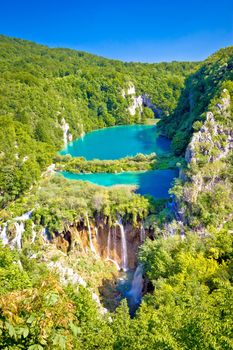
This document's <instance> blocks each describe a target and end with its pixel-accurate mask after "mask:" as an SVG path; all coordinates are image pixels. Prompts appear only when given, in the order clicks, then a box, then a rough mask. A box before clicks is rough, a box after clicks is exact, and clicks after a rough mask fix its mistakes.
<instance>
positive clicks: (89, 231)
mask: <svg viewBox="0 0 233 350" xmlns="http://www.w3.org/2000/svg"><path fill="white" fill-rule="evenodd" d="M86 220H87V228H88V237H89V243H90V249H91V251H92V252H93V253H95V254H96V250H95V247H94V245H93V241H92V234H91V227H90V222H89V218H88V214H87V213H86Z"/></svg>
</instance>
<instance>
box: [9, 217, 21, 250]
mask: <svg viewBox="0 0 233 350" xmlns="http://www.w3.org/2000/svg"><path fill="white" fill-rule="evenodd" d="M15 230H16V233H15V237H14V239H13V240H12V241H11V244H10V246H11V247H12V248H13V247H17V248H18V249H19V250H20V249H21V248H22V234H23V232H24V223H23V221H21V222H15Z"/></svg>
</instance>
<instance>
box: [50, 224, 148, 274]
mask: <svg viewBox="0 0 233 350" xmlns="http://www.w3.org/2000/svg"><path fill="white" fill-rule="evenodd" d="M145 238H146V231H145V230H144V228H143V226H142V225H141V224H140V223H139V224H138V227H136V228H135V227H133V226H132V225H131V224H126V225H124V226H123V225H122V224H121V223H120V222H116V223H115V224H113V225H112V226H111V227H109V225H108V224H106V223H104V222H103V221H99V222H98V223H95V224H94V223H92V222H91V221H90V223H89V224H88V223H87V222H85V221H82V222H80V223H78V224H73V225H71V226H69V227H68V228H67V229H66V230H65V231H64V232H63V233H62V234H59V235H57V237H56V238H55V243H56V245H57V247H58V248H59V249H61V250H63V251H64V252H69V251H70V250H71V249H72V250H73V249H75V250H77V251H80V253H86V252H87V251H88V250H92V252H93V253H94V254H96V255H97V256H100V257H101V258H103V259H105V260H108V261H110V262H112V263H113V264H115V265H116V267H117V268H118V269H119V270H120V269H126V270H127V269H133V268H135V266H136V263H137V252H138V248H139V246H140V244H142V243H143V241H144V240H145Z"/></svg>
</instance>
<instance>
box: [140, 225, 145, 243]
mask: <svg viewBox="0 0 233 350" xmlns="http://www.w3.org/2000/svg"><path fill="white" fill-rule="evenodd" d="M145 239H146V231H145V228H144V226H143V224H141V227H140V242H141V243H142V242H144V241H145Z"/></svg>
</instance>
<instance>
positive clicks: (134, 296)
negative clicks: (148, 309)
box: [128, 265, 143, 305]
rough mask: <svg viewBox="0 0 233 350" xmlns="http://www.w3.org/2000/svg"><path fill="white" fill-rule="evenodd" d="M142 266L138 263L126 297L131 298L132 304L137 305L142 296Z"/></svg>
mask: <svg viewBox="0 0 233 350" xmlns="http://www.w3.org/2000/svg"><path fill="white" fill-rule="evenodd" d="M142 274H143V267H142V265H138V266H137V268H136V270H135V272H134V275H133V281H132V285H131V289H130V291H129V292H128V298H129V300H130V299H131V300H132V303H133V304H134V305H139V304H140V302H141V298H142V288H143V278H142Z"/></svg>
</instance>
